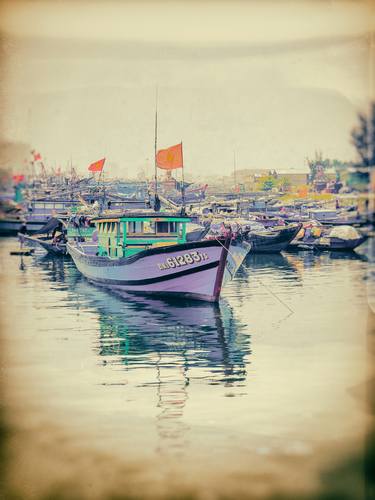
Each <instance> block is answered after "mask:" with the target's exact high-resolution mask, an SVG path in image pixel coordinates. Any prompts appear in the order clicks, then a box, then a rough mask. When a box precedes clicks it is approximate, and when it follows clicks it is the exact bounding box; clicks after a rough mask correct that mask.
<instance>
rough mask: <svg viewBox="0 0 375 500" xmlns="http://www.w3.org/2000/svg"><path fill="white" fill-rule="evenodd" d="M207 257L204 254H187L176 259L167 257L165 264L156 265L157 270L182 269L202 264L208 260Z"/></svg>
mask: <svg viewBox="0 0 375 500" xmlns="http://www.w3.org/2000/svg"><path fill="white" fill-rule="evenodd" d="M208 259H209V257H208V255H207V254H206V253H205V252H197V251H195V250H194V251H193V252H188V253H184V254H183V255H177V256H176V257H168V258H167V259H166V260H165V262H161V263H158V267H159V269H161V270H162V271H164V270H166V269H175V268H176V267H183V266H187V265H191V264H194V263H195V262H203V261H204V260H208Z"/></svg>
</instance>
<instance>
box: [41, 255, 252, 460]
mask: <svg viewBox="0 0 375 500" xmlns="http://www.w3.org/2000/svg"><path fill="white" fill-rule="evenodd" d="M40 265H41V266H42V267H43V268H44V270H45V272H46V274H47V275H48V278H49V279H50V280H51V281H52V282H53V281H54V280H57V281H60V280H62V281H64V284H65V285H68V286H67V287H66V290H67V291H68V295H69V301H71V302H72V305H73V304H76V305H79V308H84V309H86V310H87V309H89V310H92V311H93V312H95V313H97V315H98V320H99V331H98V336H97V338H96V341H95V343H94V349H95V351H96V352H97V353H98V355H99V362H100V363H101V364H102V365H103V366H106V367H107V368H108V367H109V366H112V367H113V369H114V370H115V371H118V370H119V368H120V369H121V370H124V371H126V372H127V373H128V375H129V371H135V370H138V371H139V374H138V375H137V377H128V378H129V380H136V382H135V389H136V388H137V387H138V388H141V387H152V388H153V389H154V392H153V395H154V397H151V398H150V403H149V404H151V405H153V404H155V401H156V404H157V408H158V413H157V416H156V426H157V432H158V435H159V444H158V451H160V452H161V453H168V454H170V453H174V452H176V453H180V452H181V453H182V452H183V450H184V448H185V447H186V439H187V432H188V425H187V424H186V423H185V422H184V419H183V413H184V408H185V406H186V404H187V403H188V399H189V386H190V385H191V384H194V385H197V384H208V385H221V386H224V387H225V388H228V392H231V394H230V395H231V396H232V395H233V394H232V392H233V391H232V390H231V389H229V388H234V387H238V386H242V385H244V381H245V378H246V364H248V363H249V360H248V359H246V357H247V356H248V355H249V354H250V336H249V334H248V333H245V328H246V325H243V324H240V322H239V321H238V320H236V318H235V317H234V315H233V311H232V308H231V307H230V305H229V304H228V303H227V302H226V301H225V300H221V302H220V304H219V305H218V304H212V303H206V302H197V301H181V300H177V299H173V300H172V299H168V300H166V299H154V298H148V297H140V296H134V295H128V296H127V297H126V296H121V297H119V296H118V295H117V294H115V293H113V292H108V291H105V290H103V289H98V288H97V287H95V286H94V285H91V284H90V283H89V282H88V281H87V280H86V279H85V278H83V277H82V276H81V275H80V274H79V273H78V271H77V270H76V268H75V267H74V265H73V263H72V262H71V261H69V260H65V261H64V262H63V261H62V260H60V264H58V262H57V260H56V259H51V258H50V259H45V260H43V261H41V262H40ZM46 277H47V276H46ZM128 383H133V382H128ZM107 384H108V385H111V383H110V382H109V383H108V381H106V382H104V385H107ZM115 385H119V384H117V383H116V384H115ZM121 385H122V384H121ZM131 389H132V388H130V387H129V385H126V384H124V390H126V391H129V390H131Z"/></svg>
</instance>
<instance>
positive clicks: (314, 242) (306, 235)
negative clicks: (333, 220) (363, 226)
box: [288, 226, 368, 251]
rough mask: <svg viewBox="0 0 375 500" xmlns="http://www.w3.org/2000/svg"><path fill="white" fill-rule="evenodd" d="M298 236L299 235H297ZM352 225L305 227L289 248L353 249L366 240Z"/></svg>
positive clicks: (365, 236)
mask: <svg viewBox="0 0 375 500" xmlns="http://www.w3.org/2000/svg"><path fill="white" fill-rule="evenodd" d="M298 236H299V237H298ZM367 238H368V236H367V235H366V234H361V233H360V232H359V231H357V229H356V228H354V227H352V226H337V227H333V228H329V229H326V228H321V227H313V228H309V227H308V228H305V229H303V230H301V233H300V234H299V235H297V238H295V239H294V240H293V241H292V242H291V243H290V245H289V247H288V249H289V250H332V251H353V250H355V249H356V248H357V247H359V246H360V245H362V243H364V242H365V241H366V240H367Z"/></svg>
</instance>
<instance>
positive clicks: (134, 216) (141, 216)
mask: <svg viewBox="0 0 375 500" xmlns="http://www.w3.org/2000/svg"><path fill="white" fill-rule="evenodd" d="M134 220H140V221H142V220H143V221H148V220H152V221H155V222H162V221H165V222H167V221H170V222H190V221H191V218H190V217H187V216H183V215H181V214H179V213H173V212H154V211H153V210H144V211H139V212H134V211H132V212H127V213H123V214H119V215H117V214H116V215H110V216H107V217H105V216H104V217H95V218H93V219H91V221H92V222H95V223H100V222H126V221H134Z"/></svg>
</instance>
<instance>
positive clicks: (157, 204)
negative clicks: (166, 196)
mask: <svg viewBox="0 0 375 500" xmlns="http://www.w3.org/2000/svg"><path fill="white" fill-rule="evenodd" d="M160 206H161V203H160V198H159V196H158V195H157V194H155V203H154V210H155V212H159V211H160Z"/></svg>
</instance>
